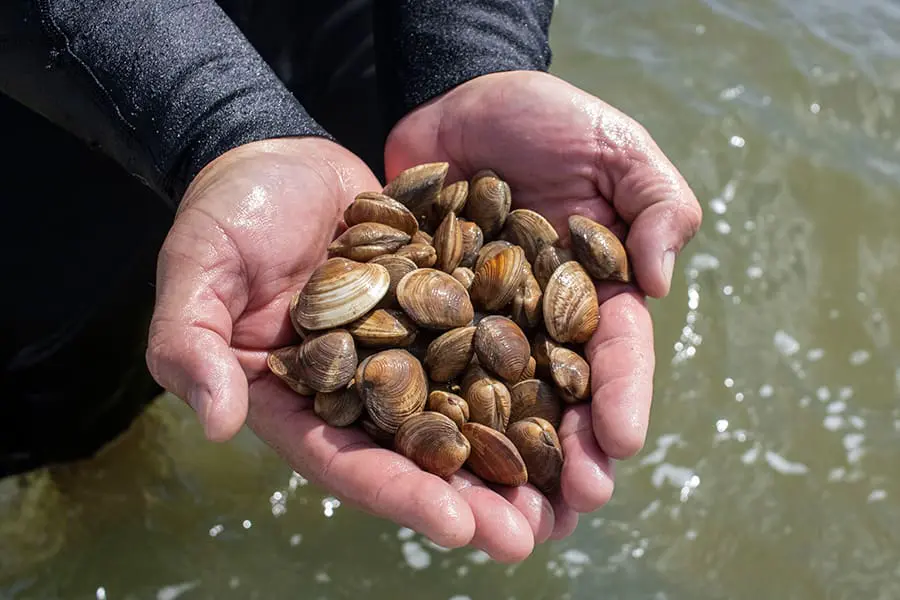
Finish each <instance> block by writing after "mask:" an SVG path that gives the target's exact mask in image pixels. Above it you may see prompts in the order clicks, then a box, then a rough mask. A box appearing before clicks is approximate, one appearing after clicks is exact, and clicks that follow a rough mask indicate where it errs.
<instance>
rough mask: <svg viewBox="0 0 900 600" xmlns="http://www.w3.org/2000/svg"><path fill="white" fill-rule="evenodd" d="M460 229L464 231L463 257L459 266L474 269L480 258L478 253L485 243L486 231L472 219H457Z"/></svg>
mask: <svg viewBox="0 0 900 600" xmlns="http://www.w3.org/2000/svg"><path fill="white" fill-rule="evenodd" d="M457 222H458V223H459V229H460V231H461V232H462V246H463V253H462V258H461V259H460V261H459V266H461V267H467V268H469V269H472V268H474V267H475V261H476V260H478V253H479V252H480V251H481V247H482V246H483V245H484V232H482V231H481V227H479V226H478V225H477V224H475V223H473V222H472V221H466V220H464V219H457Z"/></svg>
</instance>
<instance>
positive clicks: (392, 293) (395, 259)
mask: <svg viewBox="0 0 900 600" xmlns="http://www.w3.org/2000/svg"><path fill="white" fill-rule="evenodd" d="M369 263H370V264H376V265H381V266H383V267H384V268H385V269H387V270H388V275H389V276H390V278H391V280H390V284H389V285H388V290H387V293H386V294H385V295H384V298H382V299H381V302H379V306H391V305H393V304H394V303H395V302H396V301H397V284H398V283H400V280H401V279H403V276H404V275H406V274H407V273H409V272H411V271H415V270H416V269H418V268H419V267H418V265H417V264H416V263H414V262H413V261H411V260H410V259H408V258H406V257H405V256H397V255H396V254H382V255H381V256H376V257H375V258H373V259H372V260H370V261H369Z"/></svg>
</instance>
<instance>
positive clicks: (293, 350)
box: [266, 327, 475, 396]
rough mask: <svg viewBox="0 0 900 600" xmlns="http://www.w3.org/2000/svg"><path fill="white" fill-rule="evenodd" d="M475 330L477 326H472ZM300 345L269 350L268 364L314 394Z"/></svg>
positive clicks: (301, 391)
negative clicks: (302, 363) (306, 378)
mask: <svg viewBox="0 0 900 600" xmlns="http://www.w3.org/2000/svg"><path fill="white" fill-rule="evenodd" d="M472 330H473V332H474V330H475V328H474V327H473V328H472ZM299 353H300V346H299V345H297V346H286V347H284V348H278V349H277V350H273V351H272V352H269V355H268V356H267V357H266V365H267V366H268V367H269V370H270V371H271V372H272V373H273V374H275V376H276V377H278V378H279V379H280V380H281V381H283V382H284V383H285V384H287V386H288V387H289V388H291V389H292V390H294V391H295V392H297V393H298V394H300V395H301V396H312V395H313V394H315V393H316V390H314V389H312V388H311V387H309V384H308V383H306V382H305V381H304V380H303V377H302V375H301V369H300V364H299Z"/></svg>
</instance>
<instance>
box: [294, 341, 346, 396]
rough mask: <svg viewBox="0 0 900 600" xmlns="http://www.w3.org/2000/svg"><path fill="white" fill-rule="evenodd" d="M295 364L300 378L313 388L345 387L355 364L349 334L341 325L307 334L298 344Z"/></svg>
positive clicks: (321, 390) (325, 389)
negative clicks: (318, 332) (340, 327)
mask: <svg viewBox="0 0 900 600" xmlns="http://www.w3.org/2000/svg"><path fill="white" fill-rule="evenodd" d="M297 364H298V365H299V367H300V374H301V377H302V379H303V381H305V382H306V383H307V384H308V385H309V387H311V388H313V389H314V390H316V391H317V392H333V391H335V390H337V389H339V388H342V387H345V386H346V385H347V384H348V383H350V381H351V380H352V379H353V375H354V372H355V371H356V367H357V355H356V347H355V346H354V344H353V337H352V336H351V335H350V334H349V333H348V332H347V331H346V330H344V329H332V330H330V331H327V332H325V333H322V334H319V335H316V336H315V337H309V338H307V339H306V341H304V342H303V344H301V345H300V349H299V351H298V353H297Z"/></svg>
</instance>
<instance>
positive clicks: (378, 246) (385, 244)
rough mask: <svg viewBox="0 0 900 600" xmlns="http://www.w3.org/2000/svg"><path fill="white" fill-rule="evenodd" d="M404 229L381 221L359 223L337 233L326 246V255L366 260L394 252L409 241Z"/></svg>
mask: <svg viewBox="0 0 900 600" xmlns="http://www.w3.org/2000/svg"><path fill="white" fill-rule="evenodd" d="M409 240H410V236H409V234H408V233H406V232H405V231H401V230H399V229H395V228H394V227H391V226H390V225H384V224H382V223H360V224H359V225H354V226H353V227H351V228H350V229H348V230H346V231H345V232H344V233H342V234H341V235H339V236H338V237H337V238H336V239H335V240H334V241H333V242H331V245H329V246H328V256H329V257H330V258H333V257H335V256H340V257H343V258H349V259H350V260H356V261H359V262H366V261H367V260H371V259H373V258H375V257H376V256H381V255H382V254H390V253H391V252H395V251H396V250H397V249H399V248H400V247H402V246H405V245H406V244H408V243H409Z"/></svg>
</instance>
